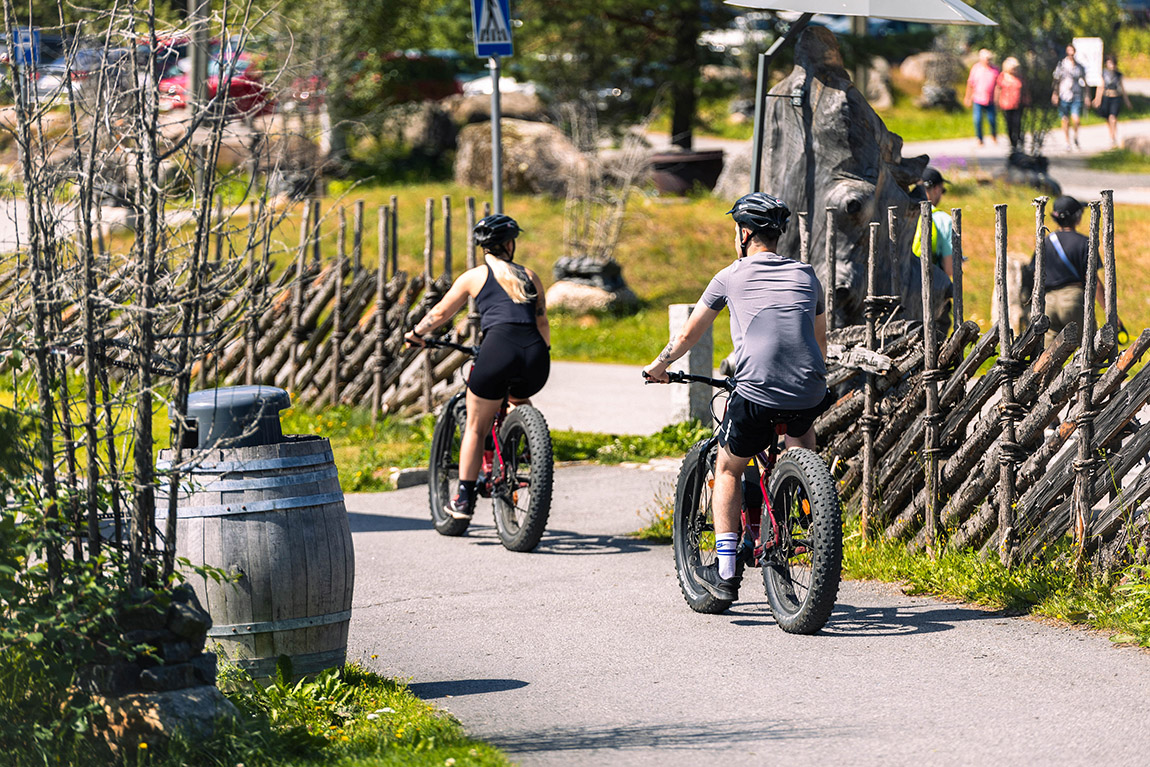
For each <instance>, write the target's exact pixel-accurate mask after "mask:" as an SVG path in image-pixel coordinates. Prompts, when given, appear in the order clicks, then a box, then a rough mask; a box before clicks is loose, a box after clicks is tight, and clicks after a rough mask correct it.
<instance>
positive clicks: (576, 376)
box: [532, 349, 676, 434]
mask: <svg viewBox="0 0 1150 767" xmlns="http://www.w3.org/2000/svg"><path fill="white" fill-rule="evenodd" d="M656 353H658V350H657V349H656V350H655V352H653V353H652V356H653V355H654V354H656ZM641 370H642V367H640V366H638V365H606V364H599V363H594V362H552V363H551V377H550V378H548V379H547V386H545V387H544V388H543V391H541V392H539V394H537V395H535V396H534V397H532V402H533V403H534V404H535V405H536V406H538V407H539V409H540V410H541V411H543V414H544V416H545V417H546V418H547V425H548V426H550V427H551V428H552V429H577V430H579V431H595V432H601V433H605V434H651V433H653V432H656V431H658V430H659V429H661V428H663V427H664V426H666V425H667V424H669V423H672V422H674V421H675V420H676V419H673V418H672V417H671V387H670V386H647V385H645V384H644V383H643V379H642V377H641V375H640V371H641Z"/></svg>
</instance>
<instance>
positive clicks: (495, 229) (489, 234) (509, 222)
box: [475, 213, 523, 248]
mask: <svg viewBox="0 0 1150 767" xmlns="http://www.w3.org/2000/svg"><path fill="white" fill-rule="evenodd" d="M522 231H523V230H522V229H520V228H519V224H518V223H516V222H515V219H513V218H511V216H505V215H503V214H502V213H496V214H494V215H491V216H487V217H486V218H481V219H479V222H478V223H476V224H475V244H476V245H478V246H479V247H481V248H493V247H495V246H496V245H501V244H502V243H505V242H507V241H508V240H514V239H515V238H516V237H518V236H519V234H520V233H521V232H522Z"/></svg>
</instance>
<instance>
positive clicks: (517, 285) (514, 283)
mask: <svg viewBox="0 0 1150 767" xmlns="http://www.w3.org/2000/svg"><path fill="white" fill-rule="evenodd" d="M484 260H485V261H486V262H487V265H488V266H489V267H491V273H492V274H494V275H495V281H496V282H498V283H499V287H501V288H503V290H504V291H505V292H506V293H507V295H508V296H510V297H511V300H512V301H514V302H515V303H517V304H526V303H530V302H532V301H534V300H535V299H536V298H538V295H537V293H536V291H535V283H534V282H532V281H531V277H530V276H529V275H528V274H527V270H526V269H524V268H523V267H522V266H520V265H519V264H515V263H512V262H510V261H504V260H503V259H502V258H499V257H498V256H495V255H492V254H491V253H487V254H485V256H484Z"/></svg>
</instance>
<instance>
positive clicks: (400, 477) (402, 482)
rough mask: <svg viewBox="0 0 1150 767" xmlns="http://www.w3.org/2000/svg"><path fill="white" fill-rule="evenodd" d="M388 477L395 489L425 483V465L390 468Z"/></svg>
mask: <svg viewBox="0 0 1150 767" xmlns="http://www.w3.org/2000/svg"><path fill="white" fill-rule="evenodd" d="M388 478H389V479H390V480H391V484H393V485H394V486H395V489H396V490H402V489H403V488H405V487H416V486H418V485H426V484H427V467H414V468H409V469H392V470H391V472H390V474H389V475H388Z"/></svg>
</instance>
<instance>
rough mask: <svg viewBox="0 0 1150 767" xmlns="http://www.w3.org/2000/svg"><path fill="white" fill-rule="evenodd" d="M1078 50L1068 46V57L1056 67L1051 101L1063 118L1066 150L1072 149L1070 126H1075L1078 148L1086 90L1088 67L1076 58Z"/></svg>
mask: <svg viewBox="0 0 1150 767" xmlns="http://www.w3.org/2000/svg"><path fill="white" fill-rule="evenodd" d="M1075 53H1077V50H1076V49H1075V47H1074V46H1073V45H1068V46H1066V57H1065V58H1063V59H1062V60H1061V61H1059V62H1058V66H1057V67H1055V68H1054V93H1052V94H1051V96H1050V103H1052V104H1054V105H1055V106H1056V107H1058V116H1059V117H1061V118H1062V136H1063V138H1065V139H1066V150H1067V151H1070V148H1071V147H1070V128H1071V127H1073V128H1074V148H1075V149H1077V148H1078V124H1079V122H1080V121H1081V119H1082V96H1083V93H1085V91H1086V69H1085V68H1084V67H1083V66H1082V65H1081V64H1079V63H1078V59H1076V58H1074V54H1075Z"/></svg>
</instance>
